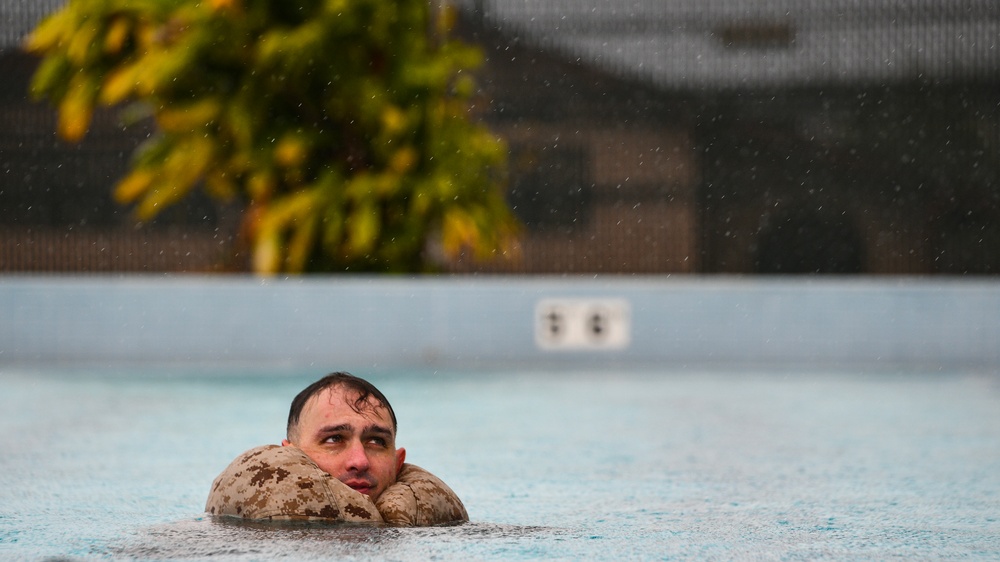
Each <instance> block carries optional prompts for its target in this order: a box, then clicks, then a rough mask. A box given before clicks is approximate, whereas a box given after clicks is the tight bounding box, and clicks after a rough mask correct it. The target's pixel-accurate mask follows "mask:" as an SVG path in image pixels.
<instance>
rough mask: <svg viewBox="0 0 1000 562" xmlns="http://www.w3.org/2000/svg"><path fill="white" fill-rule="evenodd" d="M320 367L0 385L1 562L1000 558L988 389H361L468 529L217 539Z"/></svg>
mask: <svg viewBox="0 0 1000 562" xmlns="http://www.w3.org/2000/svg"><path fill="white" fill-rule="evenodd" d="M323 374H325V373H324V372H323V371H314V372H297V373H291V374H290V373H280V374H264V373H260V372H254V373H251V374H238V373H234V372H227V371H219V370H210V369H205V370H202V371H196V372H192V371H187V372H184V371H181V370H170V369H162V368H161V369H148V370H143V369H135V370H132V371H125V370H120V369H119V370H115V371H110V372H101V371H98V370H83V369H73V370H68V369H67V370H47V371H41V370H34V369H24V368H9V367H6V368H0V385H2V392H0V447H2V455H0V559H4V560H7V559H14V560H17V559H24V560H42V559H46V558H60V559H67V558H68V559H74V558H80V559H89V558H111V559H185V560H191V559H211V560H271V559H278V558H287V559H384V560H429V559H438V560H469V559H473V560H487V559H492V560H508V559H536V558H544V559H565V560H581V559H606V560H621V559H636V560H652V559H663V560H671V559H678V560H680V559H689V560H711V559H718V560H730V559H754V560H758V559H767V560H771V559H782V560H800V559H809V560H813V559H835V560H842V559H852V560H858V559H862V560H863V559H871V560H886V559H923V560H941V559H950V558H962V559H984V560H986V559H1000V377H998V375H997V374H996V373H986V374H983V373H978V374H975V373H952V374H947V375H945V374H914V373H908V374H907V373H888V374H887V373H881V374H872V373H868V374H860V373H843V372H837V373H835V372H829V373H823V372H817V373H799V372H782V373H777V374H765V373H758V372H753V373H747V372H743V373H717V372H669V371H664V372H648V371H646V372H631V373H619V372H614V371H603V372H596V371H594V372H576V373H565V372H558V373H556V372H473V373H427V372H412V373H384V372H383V373H377V374H371V373H363V372H356V373H355V374H359V375H362V376H368V377H369V378H371V379H372V380H373V381H374V382H376V384H378V385H379V386H380V388H382V390H383V391H384V392H385V393H386V394H387V396H388V397H389V399H390V400H391V401H392V402H393V405H394V407H395V409H396V412H397V415H398V417H399V421H400V429H399V439H398V443H399V444H400V445H402V446H405V447H406V448H407V460H408V461H410V462H413V463H415V464H418V465H421V466H424V467H425V468H428V469H429V470H431V471H432V472H434V473H436V474H438V475H439V476H441V477H442V478H443V479H444V480H445V481H446V482H448V483H449V484H450V485H451V487H452V488H453V489H455V491H456V492H457V493H458V494H459V495H460V496H461V497H462V499H463V500H464V502H465V504H466V507H467V508H468V511H469V514H470V516H471V518H472V522H471V523H469V524H467V525H463V526H458V527H445V528H433V529H371V528H359V527H343V526H341V527H324V526H286V527H278V526H269V525H259V524H258V525H254V524H237V523H221V522H218V521H213V520H211V519H207V518H205V517H204V516H203V515H202V513H201V511H202V508H203V505H204V500H205V497H206V495H207V493H208V487H209V485H210V483H211V481H212V479H213V478H214V477H215V475H216V474H218V472H219V471H221V470H222V469H223V468H224V467H225V466H226V465H227V464H228V463H229V461H230V460H231V459H232V458H233V457H235V456H236V455H237V454H238V453H240V452H242V451H243V450H245V449H247V448H250V447H252V446H254V445H258V444H263V443H277V442H279V440H280V439H281V437H282V433H283V428H284V422H285V416H286V415H287V407H288V402H289V401H290V400H291V398H292V396H294V395H295V393H297V392H298V391H299V390H300V389H301V388H302V387H303V386H305V384H307V383H308V382H311V380H312V379H315V378H318V377H319V376H321V375H323Z"/></svg>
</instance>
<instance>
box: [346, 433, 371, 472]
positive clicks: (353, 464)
mask: <svg viewBox="0 0 1000 562" xmlns="http://www.w3.org/2000/svg"><path fill="white" fill-rule="evenodd" d="M370 466H371V465H370V463H369V462H368V451H366V450H365V445H364V443H362V442H361V441H359V440H354V441H352V442H351V447H350V448H349V449H348V450H347V469H348V470H355V471H358V472H364V471H366V470H368V468H369V467H370Z"/></svg>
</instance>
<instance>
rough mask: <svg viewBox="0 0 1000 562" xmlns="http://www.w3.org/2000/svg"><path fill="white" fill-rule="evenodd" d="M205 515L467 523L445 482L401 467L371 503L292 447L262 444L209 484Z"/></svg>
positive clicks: (394, 523)
mask: <svg viewBox="0 0 1000 562" xmlns="http://www.w3.org/2000/svg"><path fill="white" fill-rule="evenodd" d="M205 511H206V512H208V513H210V514H213V515H227V516H235V517H242V518H244V519H269V520H286V521H287V520H316V521H344V522H351V523H363V524H371V525H382V524H386V525H391V526H394V527H412V526H429V525H442V524H449V523H460V522H464V521H468V520H469V515H468V513H466V511H465V506H464V505H462V501H461V500H460V499H458V496H457V495H456V494H455V492H453V491H452V490H451V488H449V487H448V486H447V485H446V484H445V483H444V482H442V481H441V480H440V479H438V478H437V477H436V476H434V475H433V474H431V473H429V472H427V471H426V470H424V469H422V468H420V467H418V466H415V465H411V464H404V465H403V468H402V469H401V470H400V471H399V475H398V477H397V481H396V483H394V484H392V485H390V486H389V487H388V488H386V490H385V491H384V492H383V493H382V495H381V496H379V498H378V501H377V502H376V503H372V501H371V500H370V499H369V498H368V496H365V495H364V494H361V493H359V492H356V491H354V490H352V489H351V488H349V487H348V486H347V485H345V484H344V483H343V482H341V481H340V480H337V479H336V478H334V477H333V476H330V475H329V474H327V473H325V472H323V471H322V470H321V469H320V468H319V467H318V466H316V463H314V462H313V461H312V460H311V459H310V458H309V457H308V456H306V454H305V453H303V452H302V451H301V450H300V449H298V448H297V447H280V446H278V445H264V446H261V447H255V448H253V449H250V450H249V451H247V452H245V453H243V454H241V455H240V456H238V457H236V459H235V460H233V462H232V463H230V465H229V466H228V467H227V468H226V469H225V470H224V471H222V474H220V475H219V476H218V477H217V478H216V479H215V482H213V483H212V489H211V491H210V492H209V495H208V501H207V502H206V504H205Z"/></svg>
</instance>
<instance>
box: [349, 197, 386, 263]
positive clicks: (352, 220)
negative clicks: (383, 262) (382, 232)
mask: <svg viewBox="0 0 1000 562" xmlns="http://www.w3.org/2000/svg"><path fill="white" fill-rule="evenodd" d="M379 223H380V221H379V217H378V213H377V212H376V209H375V207H374V206H373V205H362V206H360V207H358V208H357V209H355V211H354V212H353V213H351V215H350V216H349V217H348V221H347V230H348V239H347V249H348V252H350V253H351V254H353V255H355V256H360V255H364V254H365V253H368V252H370V251H371V250H372V248H374V247H375V241H376V240H377V239H378V233H379V229H380V228H381V225H380V224H379Z"/></svg>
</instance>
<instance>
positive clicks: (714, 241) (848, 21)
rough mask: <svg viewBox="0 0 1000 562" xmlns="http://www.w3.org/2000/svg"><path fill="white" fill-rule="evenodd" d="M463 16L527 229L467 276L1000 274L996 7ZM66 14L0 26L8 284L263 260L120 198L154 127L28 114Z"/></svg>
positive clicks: (646, 8) (648, 7)
mask: <svg viewBox="0 0 1000 562" xmlns="http://www.w3.org/2000/svg"><path fill="white" fill-rule="evenodd" d="M454 3H456V4H457V5H459V6H460V8H461V15H462V17H461V18H460V26H459V31H460V33H461V34H462V36H463V37H465V38H466V39H467V40H469V41H473V42H475V43H477V44H479V45H481V46H482V48H483V49H484V52H485V53H486V55H487V63H486V65H485V66H484V68H483V69H481V71H480V73H479V82H480V85H481V95H480V96H479V98H478V99H477V100H476V108H475V110H476V111H477V115H479V116H481V118H483V119H484V120H486V121H487V122H488V123H489V125H490V126H491V127H492V128H493V129H494V130H495V131H496V132H497V133H498V134H499V135H501V136H503V137H504V138H506V139H507V142H508V144H509V147H510V166H511V174H510V186H509V193H508V198H509V201H510V203H511V205H512V206H513V207H514V209H515V211H516V212H517V214H518V215H519V216H520V217H521V219H522V220H523V221H524V222H525V224H526V226H527V228H526V231H525V237H524V242H523V254H524V255H523V261H521V262H520V263H517V264H485V265H484V264H476V263H472V262H459V263H455V264H451V269H452V270H453V271H459V272H470V271H490V272H524V273H564V272H572V273H762V274H773V273H876V274H927V273H951V274H965V273H978V274H995V273H997V272H1000V185H998V184H1000V4H998V3H996V2H994V1H992V0H911V1H908V2H896V1H889V2H887V1H885V0H851V1H846V0H629V1H626V2H605V1H599V0H572V1H570V0H545V1H544V2H542V1H539V2H525V1H523V0H456V1H455V2H454ZM14 4H17V5H19V6H20V5H21V4H23V3H16V2H13V1H12V0H6V1H4V0H0V5H3V6H4V12H5V13H7V12H8V9H7V5H11V6H13V5H14ZM55 4H58V2H51V1H48V2H38V3H33V4H31V5H30V6H21V7H19V8H15V9H14V11H13V12H11V13H13V17H12V18H10V19H9V20H8V18H5V22H4V24H3V25H7V26H11V28H10V29H5V30H3V31H2V32H0V40H2V43H0V49H2V54H0V65H2V70H4V75H5V76H12V77H13V78H12V79H10V80H8V81H5V83H4V84H2V85H0V119H3V124H2V129H0V166H3V167H2V168H0V171H2V174H0V210H2V217H0V234H2V236H3V239H2V242H0V270H3V271H18V270H73V269H77V270H109V269H120V270H156V271H161V270H187V271H191V270H220V269H237V270H239V269H240V268H242V267H245V256H244V255H243V254H242V253H241V252H240V250H239V244H238V240H237V238H236V236H235V229H236V226H235V225H236V224H237V222H238V216H235V215H237V214H238V210H232V209H224V208H220V207H218V206H217V205H215V204H213V203H212V202H210V201H207V200H200V201H195V200H193V201H191V202H189V203H188V204H189V207H187V208H186V209H175V210H174V211H173V212H172V214H171V215H169V216H164V217H161V218H160V219H158V220H157V221H156V224H143V225H137V224H135V223H134V221H131V220H130V219H129V218H128V213H127V211H126V210H124V209H120V208H118V207H116V206H115V205H114V204H113V203H111V202H110V198H109V195H108V194H109V193H110V187H111V185H112V183H113V181H114V179H115V178H116V177H118V176H120V175H121V173H122V172H123V171H124V169H125V166H126V165H127V157H128V154H129V153H130V152H131V150H132V149H133V148H134V146H135V145H136V144H137V143H138V142H141V140H142V137H143V136H144V135H145V134H147V132H143V131H141V130H132V129H130V130H129V131H128V132H123V131H121V130H120V128H119V127H118V125H117V121H116V120H115V118H114V117H113V116H110V115H109V116H104V117H102V119H100V120H98V122H97V123H95V127H94V130H93V131H92V133H91V135H90V137H88V140H87V141H86V142H85V143H84V144H83V145H81V146H80V147H67V146H65V145H63V144H61V143H59V142H58V141H56V140H55V138H54V135H53V133H52V131H53V130H54V116H53V115H52V112H51V110H50V109H49V108H47V107H45V106H38V105H33V104H31V103H29V102H27V101H26V99H25V93H24V92H25V91H26V89H27V80H28V77H29V75H30V69H31V67H32V66H33V61H31V60H30V59H27V58H26V57H25V56H24V55H21V54H19V53H17V51H16V49H15V48H14V47H15V45H16V42H17V38H18V37H19V36H20V34H23V33H24V32H26V31H27V30H28V29H30V28H31V26H32V25H33V22H34V20H36V19H37V17H38V15H40V14H39V12H41V11H43V10H44V9H51V8H52V6H53V5H55ZM11 22H13V23H11ZM133 256H134V257H133ZM156 256H162V259H160V260H159V261H158V260H157V259H156Z"/></svg>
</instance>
